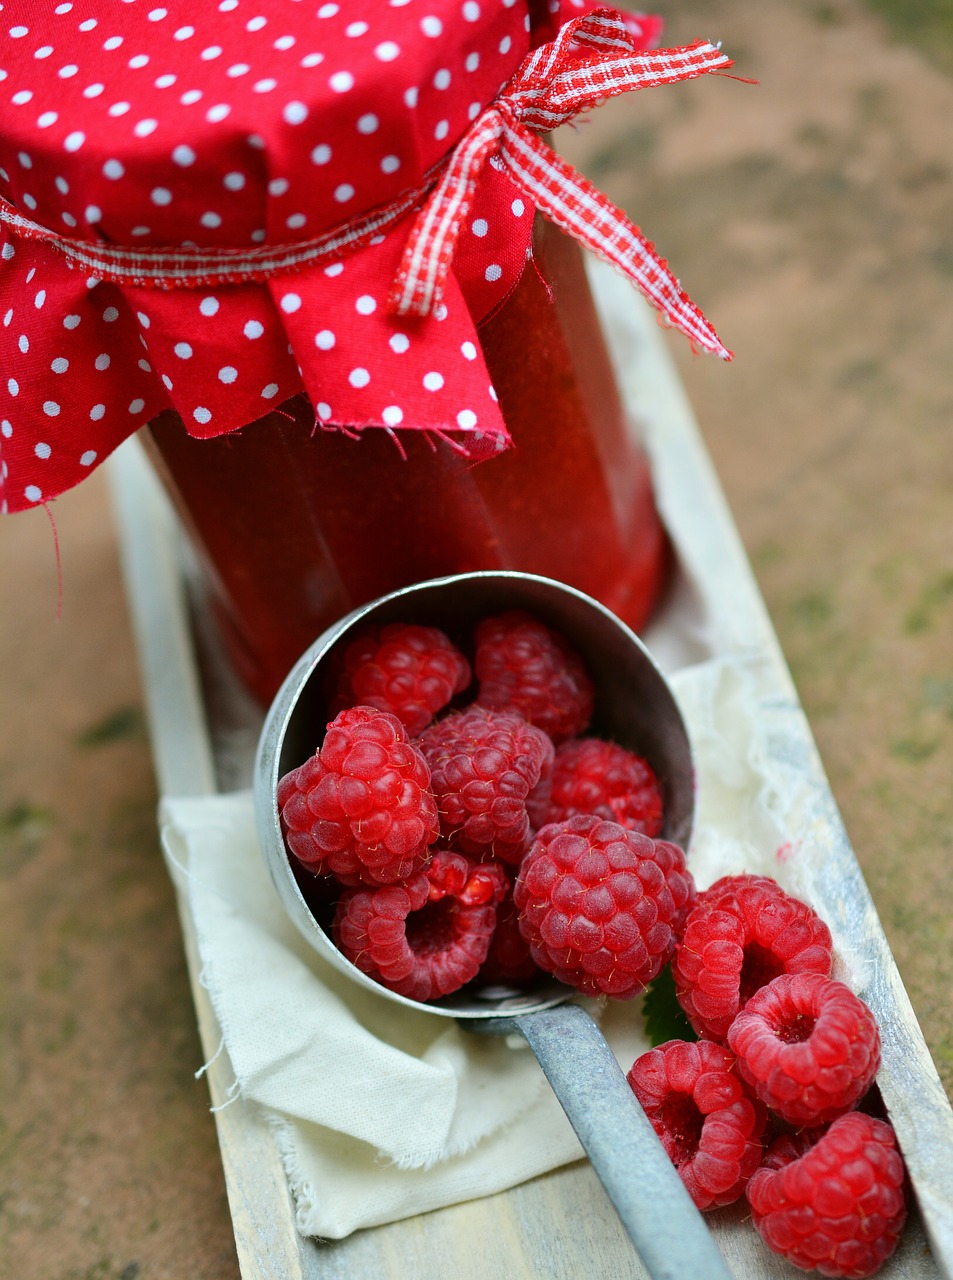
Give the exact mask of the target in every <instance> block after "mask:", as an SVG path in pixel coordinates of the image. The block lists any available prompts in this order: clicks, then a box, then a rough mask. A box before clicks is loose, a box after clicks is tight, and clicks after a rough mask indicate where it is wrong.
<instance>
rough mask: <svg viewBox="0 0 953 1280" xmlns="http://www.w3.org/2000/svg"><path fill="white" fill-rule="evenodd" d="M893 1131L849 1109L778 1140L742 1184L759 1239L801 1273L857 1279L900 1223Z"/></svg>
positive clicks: (877, 1260) (896, 1234) (902, 1210)
mask: <svg viewBox="0 0 953 1280" xmlns="http://www.w3.org/2000/svg"><path fill="white" fill-rule="evenodd" d="M903 1188H904V1167H903V1159H902V1157H901V1155H900V1152H899V1151H898V1150H897V1142H896V1138H895V1137H894V1133H893V1129H892V1128H891V1127H890V1125H889V1124H887V1123H886V1122H885V1121H883V1120H877V1119H875V1118H874V1117H873V1116H868V1115H864V1114H863V1113H862V1112H860V1111H850V1112H848V1114H847V1115H844V1116H840V1117H839V1119H837V1120H835V1121H834V1122H833V1124H832V1125H831V1126H830V1128H828V1129H827V1130H825V1131H819V1130H813V1131H811V1130H807V1131H805V1132H802V1133H798V1134H792V1135H786V1136H784V1137H781V1138H778V1139H777V1141H776V1142H774V1143H773V1144H772V1146H771V1147H770V1149H769V1151H768V1154H767V1155H766V1156H765V1159H764V1163H763V1164H762V1166H761V1168H760V1169H759V1170H758V1172H757V1173H756V1174H754V1176H753V1177H752V1179H751V1181H750V1182H749V1183H748V1188H747V1196H748V1203H749V1204H750V1205H751V1212H752V1217H753V1220H754V1225H755V1227H756V1228H757V1230H758V1234H759V1235H760V1236H761V1238H762V1240H763V1241H764V1242H765V1244H766V1245H767V1246H768V1248H769V1249H770V1250H771V1251H772V1252H773V1253H778V1254H780V1255H781V1256H782V1257H783V1258H787V1260H788V1261H789V1262H793V1263H794V1265H795V1266H796V1267H801V1268H803V1269H804V1270H805V1271H819V1272H820V1273H821V1275H824V1276H845V1277H849V1278H850V1280H863V1277H865V1276H872V1275H873V1274H874V1272H875V1271H877V1269H878V1268H879V1267H880V1266H881V1265H882V1264H883V1263H884V1262H886V1260H887V1259H888V1258H889V1257H890V1255H891V1254H892V1253H893V1251H894V1249H896V1247H897V1241H898V1240H899V1238H900V1232H901V1229H902V1228H903V1223H904V1220H905V1218H906V1205H905V1203H904V1190H903Z"/></svg>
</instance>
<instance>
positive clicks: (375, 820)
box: [277, 707, 438, 885]
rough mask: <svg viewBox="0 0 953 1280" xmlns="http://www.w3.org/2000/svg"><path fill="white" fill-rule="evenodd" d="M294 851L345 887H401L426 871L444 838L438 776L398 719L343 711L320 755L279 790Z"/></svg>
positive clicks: (376, 713) (284, 823)
mask: <svg viewBox="0 0 953 1280" xmlns="http://www.w3.org/2000/svg"><path fill="white" fill-rule="evenodd" d="M277 799H278V807H279V809H280V811H281V822H282V828H283V830H284V835H285V840H286V843H287V845H288V848H289V849H290V850H291V852H292V853H293V854H294V855H295V857H296V858H297V859H298V860H299V861H300V862H301V863H303V864H304V865H305V866H306V867H307V868H308V869H309V870H311V871H314V872H315V873H317V874H318V875H334V876H336V877H337V878H338V880H340V881H341V883H342V884H348V885H356V884H361V883H364V884H393V883H394V882H395V881H398V880H401V879H403V878H405V877H406V876H409V875H412V874H414V873H415V872H417V871H419V870H420V868H421V867H422V866H424V865H425V863H426V862H427V860H428V858H429V856H430V855H429V852H428V846H429V845H431V844H432V843H433V842H434V840H436V838H437V834H438V824H437V806H436V804H435V803H434V798H433V795H432V793H431V791H430V770H429V768H428V767H427V762H426V760H424V758H423V756H422V755H421V754H420V752H419V751H418V750H417V748H416V747H414V746H413V745H412V744H411V743H410V742H409V741H408V740H407V733H406V731H405V729H404V726H403V725H402V724H401V723H400V721H399V720H398V719H397V717H396V716H393V715H391V714H390V713H389V712H387V711H378V710H376V709H375V708H373V707H352V708H351V709H350V710H347V711H342V712H341V713H340V714H339V715H337V716H336V717H335V718H334V720H333V721H332V722H331V724H329V725H328V731H327V734H326V736H325V739H324V742H323V743H322V744H321V746H320V747H319V748H318V751H317V752H316V754H315V755H313V756H312V757H311V758H310V759H309V760H306V761H305V763H304V764H302V765H299V767H298V768H297V769H293V770H292V771H291V772H290V773H287V774H285V776H284V777H283V778H282V779H281V781H280V782H279V783H278V795H277Z"/></svg>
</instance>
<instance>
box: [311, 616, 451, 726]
mask: <svg viewBox="0 0 953 1280" xmlns="http://www.w3.org/2000/svg"><path fill="white" fill-rule="evenodd" d="M343 663H344V669H343V671H342V672H341V675H340V677H339V680H338V686H337V695H336V697H335V699H334V703H333V707H334V710H335V711H338V710H341V709H342V708H345V707H352V706H354V705H355V704H358V703H360V704H361V705H362V706H365V707H377V708H378V710H380V711H390V712H392V714H393V715H395V716H396V717H397V718H398V720H400V721H401V723H402V724H403V725H404V727H405V728H406V729H407V732H408V733H409V734H410V736H411V737H416V735H417V734H418V733H420V732H421V731H422V730H424V729H425V728H426V727H427V725H428V724H430V722H431V720H432V719H433V718H434V716H435V715H436V713H437V712H438V711H441V710H442V709H443V708H444V707H445V706H446V705H447V703H449V702H450V700H451V698H453V696H454V694H457V693H461V692H462V691H463V690H464V689H465V688H466V687H467V685H468V684H469V683H470V674H471V673H470V664H469V663H468V662H467V660H466V658H465V657H464V656H463V654H462V653H461V652H460V651H459V649H457V648H456V647H455V646H454V645H453V644H452V643H451V641H450V639H449V637H448V636H446V635H445V634H444V633H443V632H442V631H440V630H438V628H436V627H418V626H412V625H410V624H405V623H402V622H392V623H390V624H389V625H388V626H384V627H379V628H378V627H375V628H374V629H373V630H370V631H367V632H365V633H364V634H363V635H360V636H358V637H357V639H355V640H352V641H351V643H350V644H349V645H348V646H347V648H346V649H345V651H344V657H343Z"/></svg>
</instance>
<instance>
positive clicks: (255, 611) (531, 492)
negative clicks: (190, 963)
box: [147, 220, 670, 702]
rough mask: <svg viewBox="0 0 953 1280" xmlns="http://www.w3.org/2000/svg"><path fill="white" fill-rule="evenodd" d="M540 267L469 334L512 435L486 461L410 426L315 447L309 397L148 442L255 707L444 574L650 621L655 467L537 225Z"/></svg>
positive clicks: (550, 241) (583, 299)
mask: <svg viewBox="0 0 953 1280" xmlns="http://www.w3.org/2000/svg"><path fill="white" fill-rule="evenodd" d="M535 258H536V263H537V264H538V267H539V272H537V271H536V270H534V269H533V267H532V266H530V267H528V268H527V270H526V271H524V273H523V275H522V277H521V279H520V281H519V283H518V284H517V286H516V288H515V289H514V291H513V292H512V293H511V294H510V296H509V298H508V299H507V301H506V302H505V303H504V304H503V306H502V307H501V308H500V309H499V310H498V311H497V313H496V314H495V315H494V316H493V317H492V318H491V319H490V320H489V321H487V322H486V323H485V324H484V325H483V326H482V328H481V330H480V337H481V341H482V345H483V351H484V355H485V357H486V361H487V365H488V367H489V370H490V374H491V377H492V379H493V383H494V386H495V387H496V390H497V393H498V395H499V400H500V406H501V408H502V411H503V415H504V418H505V420H506V424H507V427H508V429H509V431H510V433H511V435H512V437H513V440H514V445H513V447H511V448H510V449H509V450H507V451H505V452H504V453H502V454H500V455H499V456H498V457H495V458H491V459H490V460H488V461H486V462H481V463H478V464H473V463H471V462H469V461H468V460H467V459H466V458H463V457H461V456H460V455H459V454H457V453H456V452H455V451H454V450H453V449H451V448H450V447H449V446H448V445H447V444H445V443H442V442H437V443H436V445H435V446H434V445H431V443H430V442H428V440H426V439H424V438H422V437H421V435H420V434H418V433H417V432H414V431H412V430H410V431H404V432H402V434H401V437H400V440H401V445H402V446H403V449H404V451H405V453H406V458H402V457H401V455H400V451H399V450H398V448H397V447H396V446H395V444H394V441H393V440H392V439H391V438H390V436H389V435H388V434H387V432H385V431H382V430H379V429H373V430H368V431H366V432H364V433H363V434H362V435H361V436H360V437H359V438H357V439H353V438H349V437H348V436H345V435H344V434H341V433H338V432H330V431H319V432H317V433H314V413H313V411H312V410H311V408H310V406H309V405H308V403H307V401H306V400H305V399H304V398H303V397H299V398H296V399H294V400H291V401H289V402H288V403H286V404H285V405H284V406H283V412H281V413H274V412H273V413H270V414H267V415H266V416H265V417H263V418H261V419H260V420H259V421H257V422H255V423H253V424H251V425H250V426H248V427H245V428H243V429H242V430H241V431H236V432H232V433H230V434H228V435H223V436H219V437H217V438H215V439H211V440H195V439H193V438H192V437H190V436H189V435H188V433H187V432H186V430H185V428H184V426H183V425H182V423H181V420H180V419H179V418H178V417H177V416H176V415H175V414H173V413H167V414H163V415H161V416H160V417H159V418H157V419H156V420H155V422H153V423H152V424H151V425H150V427H149V428H148V432H147V436H151V441H152V443H153V444H154V446H155V448H154V449H153V450H151V452H152V453H153V455H154V456H155V460H156V465H157V466H158V469H159V471H160V473H161V474H162V476H163V479H164V480H165V482H166V484H167V486H168V488H169V489H170V491H171V493H172V495H173V497H174V499H175V501H176V504H177V506H178V508H179V511H180V513H181V514H182V516H183V518H184V519H185V522H186V524H187V526H188V528H189V530H190V532H191V534H192V537H193V540H194V542H195V545H196V549H197V550H198V552H199V554H200V556H201V558H202V559H203V561H204V563H205V565H206V568H207V571H208V573H207V577H208V582H209V589H210V594H211V599H212V604H213V608H214V610H215V613H216V615H217V617H218V619H219V622H220V625H221V628H222V631H223V634H224V638H225V640H226V643H227V645H228V648H229V651H230V653H231V655H232V658H233V661H234V663H235V666H236V669H237V670H238V673H239V674H240V676H241V677H242V679H243V680H244V682H245V683H246V684H247V686H248V687H249V689H250V690H251V691H252V692H253V693H254V694H255V695H256V696H257V697H258V698H259V699H261V700H262V702H267V701H269V700H270V699H271V697H272V696H273V695H274V694H275V693H276V692H277V689H278V687H279V685H280V684H281V681H282V680H283V679H284V677H285V675H286V674H287V672H288V670H289V669H290V667H291V666H292V664H293V663H294V662H295V660H296V659H297V658H298V657H299V655H300V654H301V653H302V652H303V651H304V650H305V649H306V648H307V647H308V645H309V644H310V643H311V642H312V641H313V640H314V639H315V638H316V637H317V636H318V635H319V634H320V632H321V631H322V630H324V629H325V628H326V627H327V626H329V625H330V624H331V623H333V622H335V621H336V620H337V619H338V618H340V617H342V616H343V615H344V614H346V613H348V612H349V611H350V610H351V609H353V608H354V607H355V606H357V605H360V604H363V603H366V602H367V601H369V600H372V599H374V598H375V597H377V596H379V595H384V594H386V593H387V592H389V591H392V590H395V589H396V588H398V587H401V586H406V585H407V584H408V583H410V582H415V581H419V580H421V579H424V578H430V577H436V576H439V575H442V574H446V573H461V572H466V571H469V570H475V569H518V570H522V571H524V572H531V573H539V574H543V575H545V576H547V577H551V578H556V579H558V580H560V581H563V582H567V583H569V584H571V585H572V586H575V587H578V588H579V589H581V590H583V591H586V592H587V593H588V594H590V595H592V596H595V597H596V599H598V600H600V601H602V603H603V604H605V605H607V606H608V607H609V608H610V609H612V610H613V611H614V612H615V613H617V614H618V615H619V616H620V617H621V618H623V619H624V621H626V622H627V623H628V624H629V625H630V626H632V627H633V628H634V629H636V630H638V629H639V628H640V627H641V626H642V625H643V623H644V622H645V621H646V619H647V617H648V616H649V614H650V612H651V610H652V608H653V606H654V604H655V603H656V601H657V599H658V597H659V594H660V592H661V590H662V588H663V586H664V583H665V579H666V575H667V571H668V567H669V560H670V552H669V546H668V542H667V540H666V536H665V533H664V530H663V528H662V525H661V522H660V520H659V517H658V514H657V512H656V510H655V505H654V501H653V496H652V484H651V477H650V474H649V469H648V463H647V460H646V458H645V455H644V454H643V452H642V450H641V448H640V446H639V444H638V442H637V440H636V439H635V438H634V436H633V434H632V430H631V428H630V427H629V426H628V425H627V424H626V421H625V417H624V413H623V409H622V406H621V403H620V399H619V394H618V390H617V388H616V385H615V381H614V376H613V372H612V369H611V366H610V363H609V357H608V354H607V352H606V349H605V345H604V342H603V339H602V334H601V331H600V328H599V320H598V316H597V314H596V310H595V306H594V304H593V301H592V298H591V296H590V293H589V289H588V284H587V281H586V277H585V269H584V266H583V262H582V258H581V254H580V251H579V249H578V246H577V245H576V244H575V243H574V242H573V241H571V240H569V239H567V238H566V237H564V236H563V235H562V233H561V232H559V231H557V230H556V229H555V228H553V227H552V226H551V225H550V224H548V223H545V222H542V220H539V221H538V225H537V236H536V245H535ZM540 273H542V276H543V277H545V279H546V281H548V287H547V285H546V284H544V282H543V279H542V278H541V275H540ZM286 415H290V417H289V416H286ZM156 455H157V456H156Z"/></svg>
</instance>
